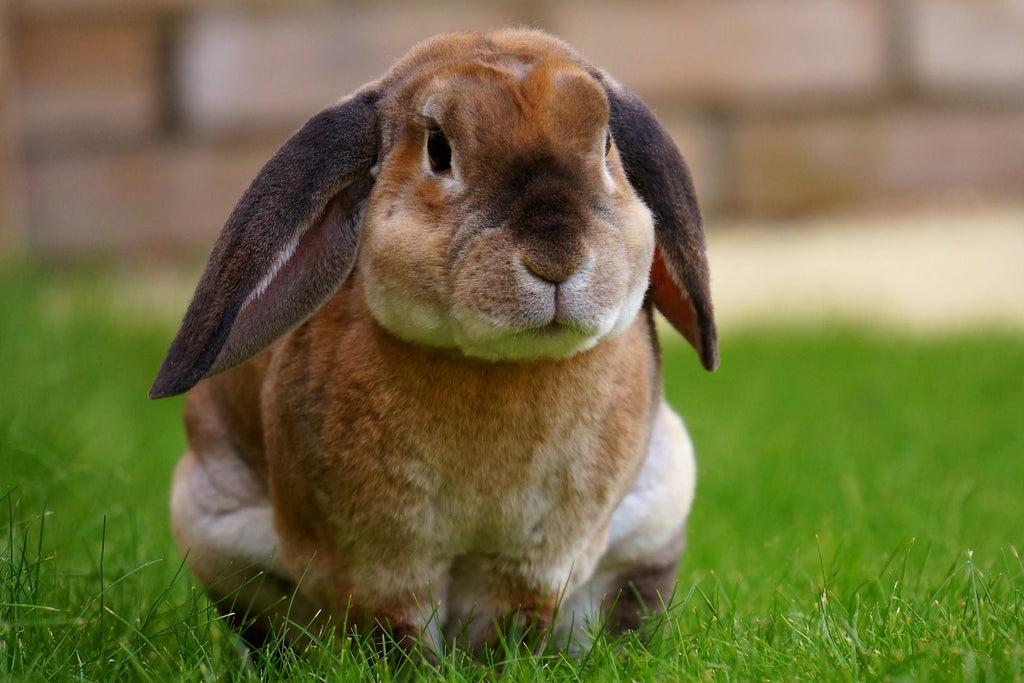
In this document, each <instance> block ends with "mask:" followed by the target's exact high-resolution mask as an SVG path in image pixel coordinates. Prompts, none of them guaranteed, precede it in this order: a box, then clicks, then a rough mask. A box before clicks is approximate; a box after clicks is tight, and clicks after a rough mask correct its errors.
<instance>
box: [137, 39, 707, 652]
mask: <svg viewBox="0 0 1024 683" xmlns="http://www.w3.org/2000/svg"><path fill="white" fill-rule="evenodd" d="M654 308H657V309H659V310H660V311H661V312H662V313H663V314H664V315H665V316H666V317H667V318H668V319H669V320H670V321H671V322H672V323H673V325H674V326H675V327H676V328H677V329H678V330H679V331H680V332H681V333H682V334H683V335H684V336H685V337H686V338H687V339H688V340H689V341H690V343H691V344H692V345H693V347H694V348H695V349H696V351H697V354H698V356H699V358H700V360H701V362H702V364H703V365H704V367H706V368H707V369H709V370H713V369H714V368H715V367H716V365H717V363H718V352H717V342H716V334H715V325H714V320H713V315H712V308H711V301H710V296H709V292H708V269H707V262H706V259H705V252H704V237H703V233H702V228H701V218H700V213H699V211H698V208H697V202H696V199H695V197H694V192H693V185H692V181H691V179H690V176H689V173H688V171H687V168H686V165H685V163H684V162H683V159H682V157H681V156H680V155H679V152H678V151H677V150H676V148H675V147H674V145H673V144H672V141H671V140H670V138H669V136H668V135H667V134H666V133H665V131H664V130H663V129H662V128H661V127H660V126H659V125H658V123H657V121H656V120H655V119H654V116H653V115H652V114H651V112H650V111H649V110H648V109H647V107H645V106H644V104H643V103H642V102H641V101H640V100H639V99H638V98H637V97H636V96H635V95H633V94H632V93H630V92H629V91H628V90H627V89H625V88H624V87H623V86H621V85H619V84H618V83H616V82H615V81H614V80H612V78H611V77H609V76H608V75H607V74H605V73H604V72H602V71H600V70H598V69H596V68H595V67H593V66H591V65H590V64H588V63H587V62H586V61H584V59H583V58H582V57H581V56H580V55H579V54H578V53H576V52H575V51H573V50H572V49H571V48H570V47H568V46H567V45H566V44H564V43H562V42H561V41H559V40H557V39H555V38H552V37H550V36H548V35H546V34H544V33H541V32H538V31H531V30H518V29H517V30H504V31H498V32H495V33H491V34H489V35H480V34H454V35H445V36H440V37H437V38H434V39H432V40H429V41H426V42H425V43H422V44H420V45H418V46H417V47H415V48H414V49H413V50H412V52H410V54H409V55H408V56H406V57H405V58H403V59H402V60H400V61H399V62H398V63H397V64H396V65H395V66H394V67H393V68H392V69H391V70H390V71H389V72H388V73H387V74H385V75H384V76H383V77H382V78H381V79H380V80H378V81H375V82H373V83H370V84H368V85H366V86H364V87H363V88H361V89H360V90H358V91H357V92H356V93H354V94H352V95H350V96H349V97H347V98H345V99H343V100H342V101H341V102H340V103H339V104H337V105H335V106H333V107H330V108H328V109H326V110H324V111H322V112H320V113H319V114H317V115H316V116H314V117H313V118H312V119H310V120H309V122H308V123H306V125H305V126H303V127H302V128H301V129H300V130H299V131H298V132H297V133H296V134H295V135H294V136H293V137H292V138H291V139H290V140H288V141H287V142H286V143H285V144H284V146H283V147H282V148H281V149H280V150H279V151H278V152H277V154H275V155H274V157H273V158H272V159H271V160H270V161H269V162H268V163H267V165H266V166H265V167H264V168H263V170H262V171H260V173H259V175H258V176H257V177H256V179H255V180H254V181H253V183H252V185H251V186H250V187H249V189H248V190H247V191H246V192H245V194H244V195H243V196H242V199H241V200H240V201H239V203H238V206H237V207H236V208H235V210H234V211H233V213H232V214H231V216H230V217H229V219H228V221H227V224H226V225H225V227H224V230H223V232H222V233H221V235H220V237H219V238H218V240H217V242H216V244H215V245H214V247H213V251H212V253H211V255H210V259H209V262H208V263H207V266H206V270H205V271H204V273H203V276H202V279H201V280H200V282H199V285H198V287H197V289H196V293H195V296H194V298H193V300H192V303H191V305H190V306H189V308H188V312H187V313H186V315H185V319H184V322H183V324H182V327H181V330H180V331H179V332H178V335H177V337H176V338H175V339H174V341H173V343H172V344H171V347H170V350H169V352H168V354H167V358H166V360H165V361H164V363H163V366H162V367H161V368H160V372H159V374H158V376H157V378H156V381H155V382H154V384H153V388H152V390H151V391H150V396H151V397H153V398H159V397H163V396H170V395H173V394H179V393H182V392H185V391H188V390H190V389H191V393H190V395H189V397H188V400H187V402H186V405H185V426H186V430H187V432H188V443H189V450H188V452H187V453H186V454H185V456H184V457H183V459H182V460H181V463H180V464H179V465H178V468H177V471H176V473H175V478H174V486H173V494H172V501H171V508H172V523H173V530H174V534H175V537H176V539H177V541H178V544H179V546H180V548H181V550H182V551H183V552H186V553H187V556H188V562H189V564H190V566H191V568H192V570H193V572H194V573H195V574H196V576H197V577H198V578H199V580H200V581H201V582H202V583H203V584H204V586H205V587H206V588H207V590H208V591H209V593H210V595H211V597H212V599H213V600H215V601H216V602H217V603H218V605H219V607H220V609H222V610H223V611H225V612H227V613H229V614H231V615H233V616H234V618H235V620H236V621H237V623H238V625H239V626H240V627H241V628H242V629H243V635H244V636H245V637H246V639H247V640H248V641H249V642H250V643H252V644H257V645H258V644H259V643H260V641H261V639H262V638H263V637H264V636H265V635H266V633H267V632H268V629H270V628H272V627H273V628H280V627H282V625H283V623H284V622H283V621H282V619H283V618H284V617H285V616H286V615H287V617H288V618H290V619H291V620H292V621H294V622H299V623H300V624H305V623H306V622H307V621H311V620H314V619H315V618H320V619H325V618H328V617H329V618H330V620H332V623H336V624H344V625H345V627H347V628H350V629H355V630H357V631H361V632H375V631H377V630H381V631H382V632H387V633H389V634H390V635H391V636H393V637H394V638H395V640H396V641H397V642H398V643H399V644H400V645H402V646H403V647H404V646H408V645H410V644H412V643H414V642H425V643H427V644H428V645H429V646H432V647H439V646H441V645H442V644H443V643H447V642H451V641H452V640H453V639H458V638H465V639H466V642H467V643H468V646H469V647H470V648H472V649H479V648H481V647H483V646H485V645H486V644H488V643H489V642H491V641H492V640H493V639H494V638H495V637H497V636H498V634H499V633H500V632H501V631H500V629H502V628H504V627H506V626H508V625H512V626H514V627H517V628H521V627H527V628H531V629H533V630H534V631H535V632H550V631H548V627H550V626H551V625H552V622H553V620H554V619H555V617H556V616H557V621H558V625H559V626H560V627H562V628H564V629H566V630H567V631H568V630H572V629H573V628H575V630H576V631H577V632H578V633H583V631H584V629H583V626H584V625H586V624H591V625H593V626H596V625H598V623H604V624H605V626H606V628H608V627H610V628H612V629H614V630H617V631H621V630H625V629H630V628H633V627H635V626H636V625H638V623H639V621H640V618H641V616H642V614H643V613H644V611H645V610H654V611H657V610H660V609H663V608H664V605H663V601H664V600H666V599H667V598H668V594H669V593H670V592H671V591H672V588H673V585H674V581H675V576H676V569H677V564H678V559H679V555H680V553H681V551H682V547H683V534H684V528H685V524H686V518H687V515H688V512H689V508H690V504H691V502H692V498H693V489H694V462H693V453H692V448H691V445H690V441H689V437H688V436H687V433H686V431H685V429H684V427H683V425H682V423H681V422H680V420H679V418H678V417H677V416H676V415H675V414H674V413H673V412H672V410H671V409H670V408H669V407H668V405H667V404H666V403H665V401H664V399H663V397H662V387H661V379H660V358H659V346H658V342H657V339H656V337H655V329H654V321H653V310H654ZM296 589H297V594H295V595H293V593H296ZM317 615H319V616H317Z"/></svg>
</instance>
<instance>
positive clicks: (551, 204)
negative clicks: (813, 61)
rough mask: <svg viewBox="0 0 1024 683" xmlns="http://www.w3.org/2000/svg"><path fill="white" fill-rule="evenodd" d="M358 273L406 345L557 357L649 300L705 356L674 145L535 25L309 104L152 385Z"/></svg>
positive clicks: (682, 177) (685, 195) (699, 264)
mask: <svg viewBox="0 0 1024 683" xmlns="http://www.w3.org/2000/svg"><path fill="white" fill-rule="evenodd" d="M353 268H354V269H355V270H356V272H357V273H358V274H359V279H360V282H361V284H362V289H363V293H362V295H363V296H364V297H365V301H366V303H367V305H368V308H369V310H370V312H371V314H372V315H373V316H374V318H375V319H376V321H377V322H378V323H379V324H380V325H381V326H382V327H384V328H385V329H387V330H388V331H390V332H391V333H392V334H394V335H395V336H397V337H399V338H402V339H404V340H406V341H410V342H414V343H419V344H424V345H428V346H432V347H440V348H445V349H452V350H457V351H459V352H461V353H463V354H465V355H467V356H471V357H478V358H484V359H489V360H500V361H504V360H514V361H523V360H530V359H536V358H559V357H567V356H571V355H573V354H576V353H579V352H582V351H584V350H586V349H588V348H590V347H592V346H594V345H596V344H598V343H600V342H601V341H602V340H604V339H606V338H609V337H611V336H613V335H615V334H617V333H618V332H621V331H622V330H624V329H625V328H626V327H627V326H629V325H630V324H631V322H632V321H633V320H634V318H635V317H636V315H637V313H638V311H639V310H640V308H641V307H642V306H643V305H644V302H645V300H648V299H649V300H651V301H653V303H654V304H655V305H656V306H657V307H658V308H659V310H661V311H662V313H663V314H665V315H666V317H667V318H668V319H669V320H670V321H671V322H672V323H673V324H674V325H675V326H676V327H677V329H679V330H680V332H682V333H683V334H684V335H685V336H686V338H687V339H688V340H689V341H690V343H691V344H692V345H693V346H694V348H695V349H696V350H697V352H698V355H699V356H700V359H701V361H702V363H703V364H704V366H705V367H707V368H708V369H714V367H715V366H716V365H717V345H716V337H715V327H714V321H713V316H712V311H711V304H710V297H709V293H708V275H707V263H706V260H705V255H704V238H703V233H702V229H701V220H700V213H699V211H698V209H697V204H696V199H695V197H694V193H693V186H692V181H691V180H690V176H689V173H688V171H687V169H686V166H685V164H684V162H683V160H682V158H681V157H680V155H679V153H678V151H677V150H676V149H675V147H674V145H673V144H672V141H671V139H670V138H669V137H668V135H667V134H666V133H665V131H664V130H663V129H662V128H661V127H660V126H659V125H658V123H657V122H656V120H655V119H654V117H653V115H652V114H651V112H650V111H649V110H648V109H647V108H646V107H645V106H644V105H643V104H642V103H641V102H640V101H639V100H638V99H637V98H636V97H635V96H634V95H633V94H632V93H630V92H629V91H628V90H626V89H625V88H623V87H622V86H620V85H619V84H617V83H616V82H615V81H613V80H612V79H611V78H610V77H608V76H607V75H606V74H604V73H603V72H601V71H599V70H597V69H596V68H594V67H592V66H590V65H589V64H587V63H586V62H585V61H584V60H583V59H582V58H581V57H580V56H579V55H578V54H577V53H575V52H574V51H572V50H571V49H570V48H568V47H567V46H566V45H565V44H564V43H562V42H560V41H558V40H556V39H554V38H551V37H550V36H547V35H546V34H543V33H539V32H535V31H523V30H511V31H502V32H497V33H493V34H490V35H488V36H481V35H477V34H456V35H450V36H441V37H439V38H435V39H433V40H431V41H428V42H426V43H424V44H422V45H420V46H418V47H417V48H415V49H414V50H413V51H412V52H411V53H410V54H409V55H408V56H407V57H406V58H404V59H403V60H401V61H400V62H399V63H398V64H397V65H396V66H395V67H394V68H393V69H392V70H391V71H389V72H388V74H386V75H385V76H384V77H383V78H382V79H380V80H379V81H376V82H374V83H371V84H369V85H367V86H365V87H364V88H362V89H361V90H359V91H358V92H357V93H355V94H354V95H352V96H350V97H348V98H346V99H345V100H343V101H342V102H341V103H339V104H338V105H336V106H334V107H331V108H329V109H326V110H324V111H323V112H321V113H320V114H318V115H316V116H314V117H313V118H312V119H311V120H310V121H309V122H308V123H307V124H306V125H305V126H304V127H303V128H302V129H301V130H300V131H298V132H297V133H296V134H295V135H294V136H293V137H292V138H291V139H290V140H289V141H288V142H287V143H285V145H284V146H283V147H282V148H281V150H279V151H278V153H277V154H276V155H275V156H274V157H273V158H272V159H271V160H270V162H268V164H267V165H266V166H265V167H264V169H263V170H262V171H261V172H260V174H259V175H258V176H257V178H256V180H255V181H254V182H253V184H252V185H251V186H250V188H249V189H248V190H247V191H246V193H245V195H244V196H243V197H242V199H241V201H240V202H239V204H238V206H237V207H236V208H235V210H234V212H233V213H232V215H231V217H230V218H229V219H228V222H227V225H226V226H225V228H224V230H223V232H222V233H221V236H220V238H219V239H218V241H217V243H216V245H215V246H214V249H213V252H212V254H211V256H210V261H209V263H208V264H207V268H206V271H205V272H204V274H203V278H202V280H201V282H200V284H199V287H198V288H197V290H196V295H195V298H194V299H193V302H192V304H191V305H190V307H189V311H188V313H187V314H186V317H185V321H184V323H183V325H182V329H181V331H180V332H179V334H178V337H177V338H176V339H175V341H174V342H173V343H172V346H171V349H170V351H169V353H168V357H167V359H166V360H165V361H164V365H163V367H162V368H161V371H160V374H159V375H158V377H157V380H156V382H155V383H154V386H153V389H152V391H151V395H152V396H154V397H157V396H166V395H171V394H175V393H180V392H182V391H186V390H187V389H189V388H190V387H191V386H192V385H194V384H195V383H196V382H197V381H198V380H199V379H201V378H202V377H203V376H206V375H209V374H213V373H216V372H219V371H221V370H224V369H226V368H228V367H231V366H232V365H235V364H237V363H239V362H241V361H243V360H245V359H246V358H249V357H250V356H252V355H254V354H255V353H257V352H259V351H260V350H262V349H263V348H265V347H266V346H268V345H269V344H270V343H272V342H273V341H274V340H275V339H276V338H278V337H280V336H281V335H282V334H284V333H286V332H287V331H289V330H290V329H292V328H293V327H295V326H296V325H298V324H300V323H301V322H302V321H303V320H305V319H306V318H307V317H308V316H309V315H311V314H312V313H313V312H314V311H315V310H316V309H317V308H318V307H319V306H320V305H321V304H322V303H323V302H324V301H325V300H326V299H327V298H329V297H330V296H331V295H332V294H333V293H334V292H335V291H336V290H337V289H338V287H339V286H340V285H341V284H342V283H343V282H344V281H345V280H346V279H347V278H348V277H349V275H350V273H351V272H352V270H353Z"/></svg>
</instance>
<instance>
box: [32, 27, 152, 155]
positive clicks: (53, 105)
mask: <svg viewBox="0 0 1024 683" xmlns="http://www.w3.org/2000/svg"><path fill="white" fill-rule="evenodd" d="M157 50H158V45H157V33H156V28H155V26H154V25H153V24H151V23H149V22H147V21H145V20H136V19H116V18H115V19H110V20H101V21H76V22H52V23H51V22H30V23H28V24H23V25H22V26H21V27H20V30H19V32H18V35H17V40H16V45H15V60H14V61H15V66H16V71H17V73H16V76H17V80H18V82H19V85H20V93H19V94H20V98H19V99H20V109H21V127H22V130H23V132H24V135H25V138H26V141H27V143H28V144H29V145H31V146H34V147H60V146H64V145H67V144H69V143H76V144H97V143H107V142H111V141H115V140H125V139H138V138H141V137H144V136H145V135H147V134H149V133H150V132H152V131H153V130H154V129H155V127H156V125H157V122H158V119H159V106H160V102H159V99H160V94H159V83H158V72H159V68H158V62H157Z"/></svg>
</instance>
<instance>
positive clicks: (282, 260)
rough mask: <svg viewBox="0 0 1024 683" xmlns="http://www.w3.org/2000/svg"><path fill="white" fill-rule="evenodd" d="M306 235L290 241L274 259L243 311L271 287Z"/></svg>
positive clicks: (244, 303)
mask: <svg viewBox="0 0 1024 683" xmlns="http://www.w3.org/2000/svg"><path fill="white" fill-rule="evenodd" d="M308 229H309V228H307V230H308ZM304 234H306V233H305V230H304V231H302V232H301V233H299V234H298V235H296V236H295V237H293V238H292V239H291V240H289V242H288V244H286V245H285V246H284V249H282V250H281V251H280V252H278V254H277V256H275V257H274V262H273V263H272V264H271V265H270V270H269V271H268V272H267V274H266V275H264V276H263V279H262V280H260V281H259V283H257V285H256V289H254V290H252V293H251V294H250V295H249V296H248V297H246V299H245V301H244V302H242V310H245V307H246V306H248V305H249V304H250V303H251V302H252V300H253V299H257V298H259V297H260V296H262V295H263V292H265V291H267V287H269V286H270V283H271V282H272V281H273V280H274V278H275V277H277V274H278V273H280V272H281V268H283V267H284V265H285V264H286V263H288V261H289V260H291V258H292V256H294V255H295V249H296V247H298V246H299V240H300V239H302V235H304Z"/></svg>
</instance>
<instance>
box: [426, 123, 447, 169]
mask: <svg viewBox="0 0 1024 683" xmlns="http://www.w3.org/2000/svg"><path fill="white" fill-rule="evenodd" d="M427 156H428V157H429V158H430V170H431V171H433V172H434V173H444V172H445V171H450V170H451V168H452V148H451V146H450V145H449V144H448V138H446V137H445V136H444V131H442V130H441V129H440V128H431V129H430V131H429V132H428V133H427Z"/></svg>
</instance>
